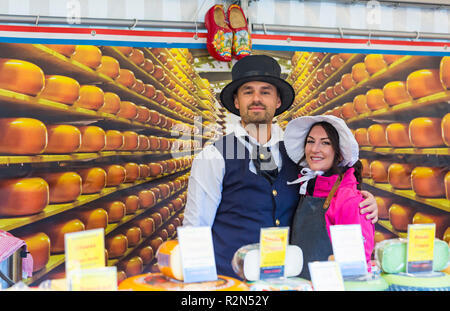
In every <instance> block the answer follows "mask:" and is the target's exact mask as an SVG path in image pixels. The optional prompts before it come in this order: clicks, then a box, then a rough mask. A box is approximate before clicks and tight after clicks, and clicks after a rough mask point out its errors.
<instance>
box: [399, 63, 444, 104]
mask: <svg viewBox="0 0 450 311" xmlns="http://www.w3.org/2000/svg"><path fill="white" fill-rule="evenodd" d="M406 87H407V89H408V92H409V94H410V95H411V96H412V97H413V98H420V97H424V96H428V95H431V94H434V93H437V92H442V91H444V87H443V85H442V83H441V80H440V78H439V69H421V70H416V71H414V72H412V73H410V74H409V75H408V77H407V78H406Z"/></svg>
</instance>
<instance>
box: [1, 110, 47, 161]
mask: <svg viewBox="0 0 450 311" xmlns="http://www.w3.org/2000/svg"><path fill="white" fill-rule="evenodd" d="M0 132H1V133H2V135H0V153H4V154H17V155H18V154H21V155H32V154H40V153H42V152H44V150H45V148H46V147H47V143H48V133H47V127H46V126H45V124H44V123H43V122H41V121H40V120H37V119H32V118H0Z"/></svg>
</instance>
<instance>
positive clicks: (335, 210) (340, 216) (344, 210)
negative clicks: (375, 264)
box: [313, 168, 375, 271]
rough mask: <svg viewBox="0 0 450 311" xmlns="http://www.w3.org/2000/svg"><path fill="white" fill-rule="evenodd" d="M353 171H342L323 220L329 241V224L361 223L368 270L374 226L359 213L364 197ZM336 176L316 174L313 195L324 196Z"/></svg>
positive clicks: (372, 245)
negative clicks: (339, 182)
mask: <svg viewBox="0 0 450 311" xmlns="http://www.w3.org/2000/svg"><path fill="white" fill-rule="evenodd" d="M353 172H354V169H353V168H349V169H348V170H347V171H346V172H345V173H344V175H343V177H342V181H341V184H340V186H339V188H338V190H337V191H336V193H335V195H334V197H333V199H332V200H331V202H330V206H329V208H328V210H327V212H326V213H325V221H326V224H327V232H328V236H329V237H330V241H331V235H330V226H331V225H347V224H348V225H349V224H360V225H361V231H362V235H363V237H364V249H365V255H366V261H367V267H368V269H369V271H370V258H371V255H372V251H373V248H374V245H375V242H374V233H375V228H374V225H373V224H372V222H371V221H370V220H367V219H366V216H365V215H361V213H360V208H359V203H361V202H362V201H363V200H364V198H363V196H362V195H361V192H360V191H359V190H358V189H357V188H356V185H357V184H358V182H357V181H356V177H355V175H354V174H353ZM337 178H338V175H332V176H328V177H324V176H317V179H316V184H315V187H314V193H313V196H314V197H321V198H326V197H327V196H328V193H329V192H330V190H331V188H332V187H333V185H334V183H335V181H336V180H337Z"/></svg>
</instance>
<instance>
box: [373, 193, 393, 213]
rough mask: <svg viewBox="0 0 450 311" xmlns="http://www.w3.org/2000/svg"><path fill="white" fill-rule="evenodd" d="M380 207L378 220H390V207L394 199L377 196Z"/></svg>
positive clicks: (376, 199)
mask: <svg viewBox="0 0 450 311" xmlns="http://www.w3.org/2000/svg"><path fill="white" fill-rule="evenodd" d="M375 201H376V203H377V207H378V218H379V219H389V207H391V205H392V198H390V197H384V196H375Z"/></svg>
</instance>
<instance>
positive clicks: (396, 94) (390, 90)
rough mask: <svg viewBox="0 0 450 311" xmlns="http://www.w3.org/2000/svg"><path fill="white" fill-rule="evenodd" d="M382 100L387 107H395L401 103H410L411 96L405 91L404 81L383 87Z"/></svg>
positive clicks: (392, 82) (393, 82)
mask: <svg viewBox="0 0 450 311" xmlns="http://www.w3.org/2000/svg"><path fill="white" fill-rule="evenodd" d="M383 94H384V100H385V101H386V103H387V104H388V105H389V106H395V105H398V104H401V103H405V102H408V101H411V100H412V98H411V95H409V93H408V90H407V89H406V82H404V81H391V82H389V83H386V84H385V85H384V86H383Z"/></svg>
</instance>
